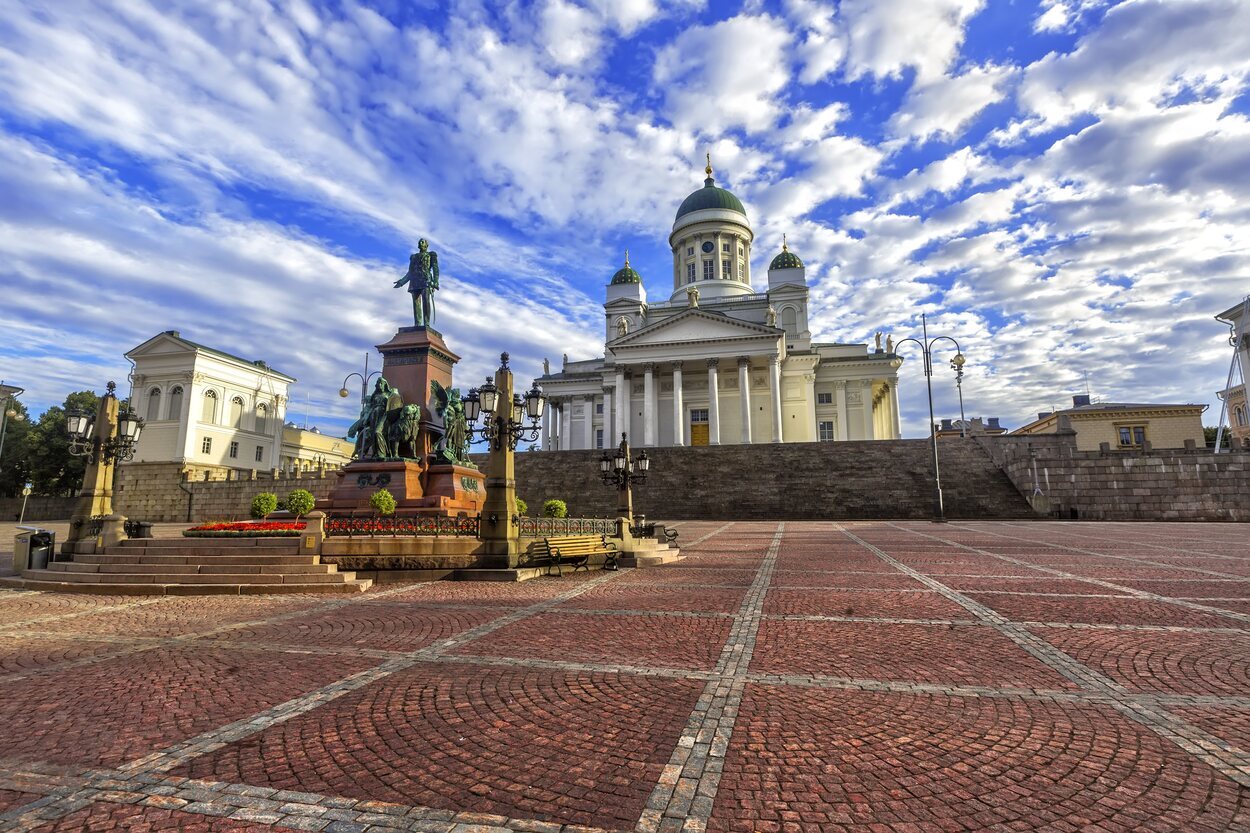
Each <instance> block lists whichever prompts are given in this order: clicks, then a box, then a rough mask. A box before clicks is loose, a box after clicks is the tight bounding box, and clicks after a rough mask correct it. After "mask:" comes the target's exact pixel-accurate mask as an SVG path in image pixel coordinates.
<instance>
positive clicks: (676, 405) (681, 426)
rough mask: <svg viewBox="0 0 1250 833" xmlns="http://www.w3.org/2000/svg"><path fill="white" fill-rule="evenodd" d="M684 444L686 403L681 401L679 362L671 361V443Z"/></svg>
mask: <svg viewBox="0 0 1250 833" xmlns="http://www.w3.org/2000/svg"><path fill="white" fill-rule="evenodd" d="M685 444H686V405H685V403H684V402H682V390H681V362H673V445H685Z"/></svg>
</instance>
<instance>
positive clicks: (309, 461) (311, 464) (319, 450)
mask: <svg viewBox="0 0 1250 833" xmlns="http://www.w3.org/2000/svg"><path fill="white" fill-rule="evenodd" d="M354 448H355V445H354V444H353V443H352V442H351V440H345V439H343V438H342V437H332V436H330V435H329V434H322V433H321V432H320V431H319V430H317V429H316V428H300V427H299V426H297V425H296V424H295V423H293V422H288V423H287V424H286V425H285V426H284V427H283V429H282V457H281V458H280V462H279V466H280V468H281V469H282V470H283V471H285V472H287V473H289V474H299V473H301V472H306V471H316V470H317V469H318V468H325V469H328V470H334V469H341V468H343V466H346V465H347V464H348V463H350V462H351V461H352V451H353V450H354Z"/></svg>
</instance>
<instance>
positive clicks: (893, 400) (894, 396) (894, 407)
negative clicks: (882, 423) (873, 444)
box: [890, 382, 903, 440]
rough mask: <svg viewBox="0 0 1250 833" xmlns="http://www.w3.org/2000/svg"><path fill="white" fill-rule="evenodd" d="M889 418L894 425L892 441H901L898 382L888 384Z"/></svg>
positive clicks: (901, 429)
mask: <svg viewBox="0 0 1250 833" xmlns="http://www.w3.org/2000/svg"><path fill="white" fill-rule="evenodd" d="M890 418H891V420H892V421H893V423H894V439H896V440H898V439H902V437H903V428H902V426H901V425H900V424H899V409H898V382H892V383H891V384H890Z"/></svg>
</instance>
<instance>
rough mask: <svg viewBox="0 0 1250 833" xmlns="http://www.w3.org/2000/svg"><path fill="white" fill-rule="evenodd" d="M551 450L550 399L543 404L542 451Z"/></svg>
mask: <svg viewBox="0 0 1250 833" xmlns="http://www.w3.org/2000/svg"><path fill="white" fill-rule="evenodd" d="M550 450H551V400H550V399H548V400H547V401H546V403H544V404H543V451H550Z"/></svg>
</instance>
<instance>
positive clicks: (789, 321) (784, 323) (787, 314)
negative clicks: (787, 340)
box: [781, 307, 799, 338]
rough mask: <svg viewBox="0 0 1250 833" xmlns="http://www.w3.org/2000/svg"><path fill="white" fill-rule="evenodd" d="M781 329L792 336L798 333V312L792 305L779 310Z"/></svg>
mask: <svg viewBox="0 0 1250 833" xmlns="http://www.w3.org/2000/svg"><path fill="white" fill-rule="evenodd" d="M781 329H783V330H785V331H786V335H788V336H790V337H792V338H793V337H795V336H797V335H798V334H799V314H798V312H797V311H796V310H795V309H794V307H786V308H785V309H783V310H782V311H781Z"/></svg>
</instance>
